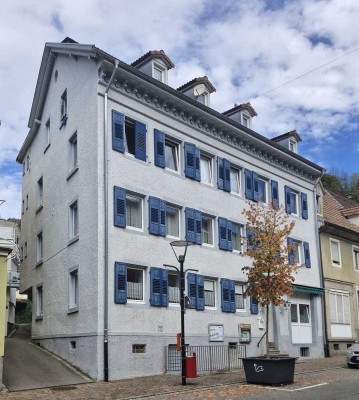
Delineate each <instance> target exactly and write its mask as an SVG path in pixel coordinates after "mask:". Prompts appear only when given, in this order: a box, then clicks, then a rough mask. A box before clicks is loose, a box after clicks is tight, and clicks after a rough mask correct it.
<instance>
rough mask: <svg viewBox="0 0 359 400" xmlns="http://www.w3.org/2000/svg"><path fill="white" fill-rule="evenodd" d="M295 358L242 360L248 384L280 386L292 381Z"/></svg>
mask: <svg viewBox="0 0 359 400" xmlns="http://www.w3.org/2000/svg"><path fill="white" fill-rule="evenodd" d="M295 360H296V358H295V357H278V358H264V357H247V358H243V366H244V372H245V374H246V379H247V382H248V383H257V384H266V385H280V384H283V383H292V382H293V380H294V366H295Z"/></svg>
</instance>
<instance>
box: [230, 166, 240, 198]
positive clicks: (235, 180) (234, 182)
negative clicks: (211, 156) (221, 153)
mask: <svg viewBox="0 0 359 400" xmlns="http://www.w3.org/2000/svg"><path fill="white" fill-rule="evenodd" d="M230 179H231V193H235V194H240V190H241V175H240V170H239V169H237V168H233V167H231V170H230Z"/></svg>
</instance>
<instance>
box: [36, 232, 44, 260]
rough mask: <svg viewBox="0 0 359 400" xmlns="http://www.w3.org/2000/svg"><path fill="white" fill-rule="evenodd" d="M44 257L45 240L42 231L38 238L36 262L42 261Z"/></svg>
mask: <svg viewBox="0 0 359 400" xmlns="http://www.w3.org/2000/svg"><path fill="white" fill-rule="evenodd" d="M42 258H43V240H42V232H40V233H39V234H38V235H37V239H36V262H40V261H42Z"/></svg>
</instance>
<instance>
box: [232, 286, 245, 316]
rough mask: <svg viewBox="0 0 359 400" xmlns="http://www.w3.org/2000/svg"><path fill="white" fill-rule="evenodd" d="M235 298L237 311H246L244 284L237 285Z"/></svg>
mask: <svg viewBox="0 0 359 400" xmlns="http://www.w3.org/2000/svg"><path fill="white" fill-rule="evenodd" d="M235 298H236V310H239V311H245V310H246V307H245V303H244V285H243V284H242V283H236V284H235Z"/></svg>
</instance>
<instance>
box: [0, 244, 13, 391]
mask: <svg viewBox="0 0 359 400" xmlns="http://www.w3.org/2000/svg"><path fill="white" fill-rule="evenodd" d="M12 248H13V246H12V244H11V243H10V242H8V241H7V240H1V239H0V386H1V384H2V370H3V357H4V344H5V343H4V342H5V332H6V285H7V257H8V255H9V253H11V251H12Z"/></svg>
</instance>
